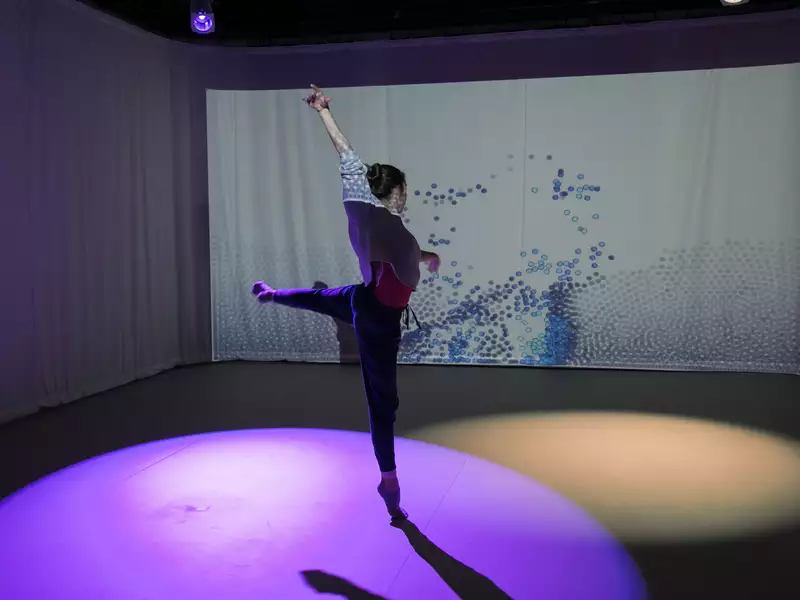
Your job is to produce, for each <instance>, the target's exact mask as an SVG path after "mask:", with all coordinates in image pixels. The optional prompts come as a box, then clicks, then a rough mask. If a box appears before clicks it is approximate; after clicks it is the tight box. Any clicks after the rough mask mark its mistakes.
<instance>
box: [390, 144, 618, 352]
mask: <svg viewBox="0 0 800 600" xmlns="http://www.w3.org/2000/svg"><path fill="white" fill-rule="evenodd" d="M508 158H509V159H513V155H509V156H508ZM528 158H529V159H530V160H533V159H534V155H532V154H530V155H528ZM552 158H553V157H552V155H548V156H547V160H552ZM566 174H567V171H566V169H565V168H563V167H559V168H557V169H556V172H555V175H556V177H555V178H554V179H553V180H552V187H553V191H554V192H555V193H554V194H553V196H552V198H553V200H554V201H559V202H571V201H581V203H582V202H587V201H589V200H591V198H587V197H585V196H583V195H582V192H583V191H584V190H591V191H593V192H596V191H599V189H600V186H596V185H586V184H579V183H578V181H579V180H583V179H584V175H583V174H578V175H577V176H576V181H575V182H574V183H570V184H565V183H564V181H565V178H566ZM430 187H431V188H432V189H436V188H437V187H438V184H437V183H431V184H430ZM565 188H566V189H565ZM530 189H531V192H532V193H534V194H535V193H537V192H538V186H532V187H531V188H530ZM448 193H449V194H455V195H456V197H459V198H465V199H467V200H470V199H477V198H479V196H478V195H477V194H481V195H488V194H489V193H490V190H489V188H487V187H486V185H485V184H484V183H482V182H476V183H474V185H472V186H467V187H463V188H462V187H457V186H453V187H450V188H449V189H448ZM420 194H421V191H420V190H415V191H414V195H415V196H418V195H420ZM443 199H444V196H442V197H441V198H437V196H434V200H435V201H436V200H439V201H438V202H435V203H434V207H436V208H438V207H440V206H441V207H444V206H445V205H446V203H445V202H443V201H441V200H443ZM451 204H452V205H455V204H456V203H455V202H452V203H451ZM563 213H564V215H565V216H567V217H570V218H571V221H572V222H575V223H577V222H578V221H579V216H578V215H574V214H573V211H572V210H571V209H569V208H565V209H564V210H563ZM595 215H597V216H595ZM442 216H443V215H442V214H436V215H433V217H432V218H433V222H434V223H439V222H440V220H441V219H442ZM592 218H594V219H595V220H596V219H598V218H599V213H594V214H593V215H592ZM455 229H456V227H455V226H451V227H449V230H450V231H451V232H453V231H455ZM577 231H578V232H579V233H582V234H586V233H587V232H588V230H587V229H586V228H585V227H583V226H580V227H579V228H578V229H577ZM427 241H428V243H429V244H430V245H431V246H434V247H437V246H439V245H442V244H449V243H450V240H448V239H446V238H442V237H439V236H438V235H437V234H435V233H431V234H430V235H429V237H428V240H427ZM594 244H595V245H594V246H583V247H576V248H575V249H574V256H573V257H572V258H565V259H564V260H557V261H555V263H554V262H553V261H552V260H551V259H550V258H549V256H548V255H547V253H544V252H542V251H541V249H540V248H530V250H523V251H521V252H520V253H519V256H520V259H522V264H521V267H522V268H521V269H520V270H518V271H516V272H515V273H514V274H513V275H510V276H509V277H508V278H507V280H506V281H503V282H502V283H500V282H497V283H496V282H495V281H493V280H490V281H488V282H485V283H484V284H482V285H481V284H477V285H467V282H466V281H465V280H464V278H463V275H462V273H461V272H460V271H455V273H454V274H449V273H446V272H444V271H442V272H440V273H438V274H432V275H430V276H428V277H426V278H423V279H422V281H421V282H420V285H419V288H418V290H417V293H416V294H415V296H414V299H413V306H414V309H415V311H416V312H417V313H418V315H419V318H420V320H421V321H422V322H423V325H422V327H421V328H419V329H416V330H413V331H410V332H408V333H406V335H405V336H404V337H403V341H402V345H401V351H400V360H401V361H402V362H408V363H417V362H441V363H478V364H480V363H486V364H497V363H502V364H522V365H566V364H572V363H573V362H574V361H575V348H576V344H577V343H576V337H575V336H576V330H575V326H574V325H573V324H572V323H571V321H570V315H569V312H568V305H569V298H570V295H571V293H572V292H573V290H576V289H581V288H588V287H590V286H594V285H598V284H600V285H602V283H601V282H602V281H604V279H605V276H604V275H602V274H601V272H600V270H599V269H601V261H600V259H599V258H598V254H599V253H598V252H597V248H598V247H604V246H605V241H599V240H598V241H596V242H594ZM584 251H585V252H586V253H587V254H589V253H591V257H590V260H591V261H592V263H591V268H592V269H595V271H593V272H592V273H590V274H587V275H582V272H581V271H580V270H578V269H576V267H577V265H578V264H579V262H580V255H581V254H582V253H583V252H584ZM449 265H450V268H452V269H454V270H455V269H457V267H458V262H457V261H450V262H449ZM468 268H471V267H468ZM523 271H524V273H523ZM532 278H536V280H538V282H539V283H535V282H534V281H531V279H532ZM541 278H544V280H542V279H541ZM511 321H519V322H520V324H521V325H523V326H524V328H525V329H524V331H525V333H526V334H528V335H527V336H526V335H518V336H517V337H516V338H515V339H512V337H511V333H510V331H509V328H508V323H509V322H511ZM537 322H538V324H537ZM534 325H535V326H536V328H537V329H542V325H543V329H544V331H542V332H540V333H538V334H536V335H534V333H533V332H534Z"/></svg>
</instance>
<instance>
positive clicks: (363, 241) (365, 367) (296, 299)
mask: <svg viewBox="0 0 800 600" xmlns="http://www.w3.org/2000/svg"><path fill="white" fill-rule="evenodd" d="M305 102H306V103H307V104H308V105H309V106H310V107H311V108H313V109H314V110H316V111H317V113H318V114H319V116H320V118H321V119H322V122H323V124H324V125H325V129H326V130H327V132H328V134H329V135H330V138H331V141H332V142H333V145H334V147H335V148H336V150H337V151H338V152H339V172H340V173H341V177H342V188H343V193H342V195H343V199H344V209H345V213H346V214H347V220H348V229H349V234H350V243H351V245H352V246H353V250H354V251H355V253H356V255H357V256H358V262H359V266H360V269H361V275H362V277H363V279H364V283H362V284H358V285H347V286H344V287H340V288H329V289H273V288H271V287H269V286H268V285H266V284H265V283H264V282H262V281H258V282H256V283H255V284H253V289H252V293H253V294H254V295H255V296H256V297H257V298H258V300H259V301H260V302H262V303H268V302H275V303H276V304H281V305H283V306H291V307H293V308H301V309H305V310H311V311H314V312H317V313H321V314H324V315H328V316H330V317H333V318H335V319H339V320H341V321H346V322H348V323H352V324H353V326H354V328H355V332H356V338H357V341H358V352H359V356H360V358H361V375H362V377H363V380H364V391H365V392H366V396H367V405H368V407H369V421H370V433H371V435H372V445H373V448H374V449H375V457H376V458H377V459H378V466H379V467H380V470H381V482H380V484H379V485H378V493H379V494H380V495H381V497H382V498H383V500H384V502H385V503H386V508H387V510H388V511H389V515H390V516H391V517H392V519H405V518H406V517H407V514H406V512H405V511H404V510H403V509H402V508H401V507H400V484H399V482H398V479H397V467H396V464H395V455H394V422H395V418H396V413H397V408H398V405H399V400H398V397H397V352H398V350H399V348H400V338H401V323H400V322H401V319H402V317H403V314H404V313H405V316H406V323H408V311H409V308H408V301H409V299H410V298H411V294H412V292H413V291H414V290H415V289H416V287H417V284H418V283H419V279H420V271H419V265H420V263H423V262H424V263H426V264H427V265H428V269H429V270H430V271H431V272H437V271H438V270H439V264H440V260H439V257H438V256H437V255H436V254H435V253H433V252H425V251H422V250H420V247H419V244H418V243H417V240H416V239H415V238H414V236H413V235H412V234H411V233H410V232H409V231H408V230H407V229H406V228H405V226H404V225H403V220H402V218H401V217H400V213H402V211H403V208H404V207H405V204H406V198H407V187H406V177H405V174H404V173H403V172H402V171H400V170H399V169H397V168H396V167H393V166H392V165H384V164H379V163H374V164H372V165H370V166H369V167H367V166H366V165H365V164H364V163H363V162H362V161H361V159H360V158H359V157H358V155H357V154H356V153H355V152H353V149H352V147H351V146H350V143H349V142H348V141H347V139H346V138H345V137H344V135H343V134H342V132H341V130H340V129H339V127H338V126H337V124H336V121H334V119H333V115H332V114H331V111H330V108H329V104H330V98H329V97H327V96H325V95H324V94H323V93H322V91H321V90H320V89H319V88H318V87H317V86H314V85H312V86H311V93H310V94H309V95H308V97H306V98H305Z"/></svg>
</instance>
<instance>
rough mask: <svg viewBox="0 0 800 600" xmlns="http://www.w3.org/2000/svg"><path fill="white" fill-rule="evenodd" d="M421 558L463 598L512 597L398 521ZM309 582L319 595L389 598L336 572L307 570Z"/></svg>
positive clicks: (505, 599)
mask: <svg viewBox="0 0 800 600" xmlns="http://www.w3.org/2000/svg"><path fill="white" fill-rule="evenodd" d="M392 526H393V527H395V528H397V529H399V530H400V531H402V532H403V533H404V534H405V535H406V537H407V538H408V541H409V543H410V544H411V547H412V548H413V549H414V552H416V553H417V555H419V557H420V558H421V559H422V560H424V561H425V562H426V563H428V564H429V565H430V566H431V568H433V570H434V571H436V573H437V574H438V575H439V577H441V578H442V581H444V582H445V583H446V584H447V585H448V587H450V589H451V590H453V591H454V592H455V594H456V595H457V596H458V597H459V598H461V600H511V596H509V595H508V594H506V593H505V592H504V591H503V590H501V589H500V588H499V587H498V586H497V585H496V584H495V583H494V582H493V581H492V580H491V579H489V578H488V577H486V576H485V575H481V574H480V573H478V572H477V571H476V570H475V569H473V568H471V567H468V566H467V565H465V564H464V563H462V562H460V561H458V560H456V559H455V558H453V557H452V556H450V555H449V554H447V552H445V551H444V550H442V549H441V548H439V547H438V546H437V545H436V544H434V543H433V542H432V541H430V540H429V539H428V538H427V537H426V536H425V534H423V533H422V532H421V531H420V530H419V528H418V527H417V526H416V525H414V523H412V522H411V521H396V522H393V523H392ZM302 575H303V577H304V578H305V580H306V583H308V585H309V586H310V587H312V588H313V589H314V590H316V591H317V593H319V594H334V595H338V596H342V597H343V598H347V600H386V599H385V598H383V597H382V596H378V595H376V594H373V593H371V592H368V591H367V590H365V589H363V588H360V587H358V586H357V585H355V584H354V583H351V582H350V581H347V580H346V579H343V578H341V577H338V576H336V575H331V574H329V573H325V572H324V571H303V572H302Z"/></svg>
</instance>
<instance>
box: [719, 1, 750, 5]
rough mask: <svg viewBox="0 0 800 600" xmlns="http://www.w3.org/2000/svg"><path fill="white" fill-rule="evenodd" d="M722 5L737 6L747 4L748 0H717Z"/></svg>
mask: <svg viewBox="0 0 800 600" xmlns="http://www.w3.org/2000/svg"><path fill="white" fill-rule="evenodd" d="M719 1H720V2H722V6H738V5H740V4H747V3H748V2H749V1H750V0H719Z"/></svg>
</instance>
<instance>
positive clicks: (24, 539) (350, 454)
mask: <svg viewBox="0 0 800 600" xmlns="http://www.w3.org/2000/svg"><path fill="white" fill-rule="evenodd" d="M397 461H398V469H399V474H400V481H401V485H402V489H403V501H404V502H403V504H404V506H405V508H406V509H407V510H408V511H409V514H410V519H411V524H409V525H408V526H404V527H403V528H402V529H395V528H393V527H390V526H389V523H388V518H387V515H386V509H385V507H384V505H383V502H382V501H381V499H380V498H379V497H378V495H377V493H376V491H375V488H376V486H377V479H378V477H377V466H376V465H375V459H374V456H373V454H372V447H371V445H370V440H369V436H368V435H367V434H363V433H352V432H343V431H325V430H289V429H272V430H253V431H234V432H224V433H213V434H205V435H198V436H192V437H186V438H178V439H171V440H165V441H161V442H155V443H152V444H146V445H143V446H136V447H133V448H128V449H126V450H120V451H118V452H113V453H111V454H107V455H104V456H100V457H98V458H94V459H91V460H88V461H86V462H83V463H80V464H78V465H74V466H72V467H70V468H67V469H64V470H63V471H60V472H58V473H55V474H53V475H51V476H49V477H47V478H45V479H43V480H41V481H39V482H37V483H35V484H33V485H31V486H29V487H27V488H25V489H23V490H21V491H19V492H17V493H16V494H15V495H13V496H11V497H10V498H8V499H6V500H5V501H3V502H0V532H2V535H0V565H2V572H3V576H2V577H0V598H14V599H15V600H29V599H34V598H35V599H40V598H58V599H69V600H72V599H75V600H78V599H81V600H84V599H86V598H103V599H104V600H116V599H123V598H124V599H128V598H131V599H132V598H191V599H192V600H205V599H209V600H210V599H215V600H218V599H219V598H235V599H236V600H249V599H258V600H263V599H265V598H280V599H281V600H292V599H294V598H315V597H317V595H316V592H315V591H314V589H312V587H310V586H313V585H315V583H314V582H315V581H316V582H317V583H318V584H319V583H320V582H321V583H325V582H330V581H331V580H330V577H333V578H343V579H345V580H347V581H349V582H351V583H352V584H354V585H356V586H358V587H359V588H361V589H363V590H366V591H368V592H370V593H372V594H376V595H378V596H383V597H386V598H392V599H394V600H403V599H406V598H408V599H413V600H426V599H431V600H433V599H435V600H446V599H449V598H456V597H457V596H456V592H455V591H454V589H456V588H457V587H458V585H460V584H463V582H464V581H465V579H464V578H467V580H469V581H472V582H474V586H476V587H477V586H480V589H484V590H489V591H491V590H494V589H499V590H502V592H503V593H505V594H507V595H508V596H510V597H512V598H519V599H524V598H570V599H576V600H579V599H584V598H585V599H587V600H641V599H642V598H644V589H643V584H642V581H641V579H640V577H639V575H638V574H637V570H636V568H635V566H634V565H633V563H632V561H631V560H630V558H629V557H628V556H627V554H626V553H625V551H624V549H623V547H622V545H621V544H620V543H619V542H617V541H616V540H615V539H614V538H613V537H612V536H611V535H610V534H609V533H608V532H607V531H606V530H605V529H603V528H602V527H601V526H600V525H599V524H598V523H597V522H596V521H595V520H594V519H593V518H592V517H590V516H589V515H588V514H586V513H585V512H584V511H583V510H581V509H580V508H579V507H578V506H577V505H575V504H574V503H572V502H570V501H569V500H566V499H565V498H563V497H561V496H559V495H558V494H556V493H555V492H553V491H552V490H550V489H548V488H546V487H544V486H543V485H541V484H539V483H537V482H536V481H534V480H532V479H529V478H527V477H524V476H522V475H520V474H518V473H516V472H514V471H511V470H508V469H506V468H503V467H500V466H498V465H495V464H493V463H490V462H487V461H485V460H483V459H479V458H474V457H471V456H469V455H467V454H462V453H460V452H456V451H453V450H448V449H445V448H442V447H439V446H434V445H431V444H426V443H423V442H417V441H410V440H404V439H401V440H398V443H397ZM319 571H322V572H324V573H323V574H320V573H319ZM303 573H305V575H303ZM309 573H310V574H309ZM459 581H460V582H461V583H459ZM453 586H455V587H453ZM487 593H489V592H487ZM481 597H487V598H489V597H495V596H492V595H486V596H481Z"/></svg>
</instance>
